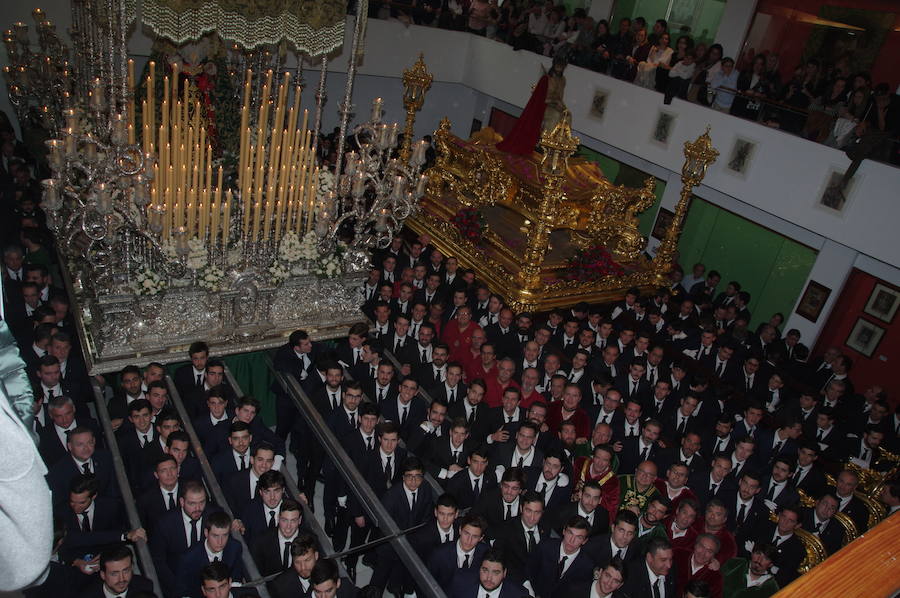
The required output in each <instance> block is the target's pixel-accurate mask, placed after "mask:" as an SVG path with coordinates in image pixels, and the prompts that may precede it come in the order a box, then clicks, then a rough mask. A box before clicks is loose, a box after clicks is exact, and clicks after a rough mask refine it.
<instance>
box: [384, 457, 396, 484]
mask: <svg viewBox="0 0 900 598" xmlns="http://www.w3.org/2000/svg"><path fill="white" fill-rule="evenodd" d="M391 473H392V472H391V456H390V455H388V458H387V461H386V462H385V465H384V477H385V479H387V480H388V482H390V480H391V478H392V477H394V476H393V475H391Z"/></svg>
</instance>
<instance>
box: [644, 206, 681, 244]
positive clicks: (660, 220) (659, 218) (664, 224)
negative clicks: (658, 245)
mask: <svg viewBox="0 0 900 598" xmlns="http://www.w3.org/2000/svg"><path fill="white" fill-rule="evenodd" d="M673 220H675V213H674V212H672V211H671V210H667V209H665V208H660V209H659V212H658V213H657V215H656V222H655V223H653V230H652V231H651V232H650V236H651V237H653V238H654V239H659V240H660V241H662V240H663V239H664V238H665V236H666V231H667V230H669V227H670V226H672V221H673Z"/></svg>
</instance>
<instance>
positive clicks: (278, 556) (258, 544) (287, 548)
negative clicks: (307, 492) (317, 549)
mask: <svg viewBox="0 0 900 598" xmlns="http://www.w3.org/2000/svg"><path fill="white" fill-rule="evenodd" d="M302 521H303V511H302V509H301V507H300V503H298V502H297V501H295V500H291V499H290V498H286V499H284V500H282V501H281V506H280V507H279V509H278V524H277V526H276V527H275V528H268V529H266V530H265V531H264V532H262V533H261V534H258V536H257V538H256V540H255V541H254V542H253V545H252V546H251V547H250V553H251V554H252V555H253V561H254V562H255V563H256V566H257V567H258V568H259V573H260V575H262V576H264V577H265V576H269V575H273V574H275V573H280V572H282V571H286V570H287V569H290V567H291V543H292V542H293V541H294V539H295V538H297V536H298V535H299V533H300V530H301V527H302V525H303V523H302Z"/></svg>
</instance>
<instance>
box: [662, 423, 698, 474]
mask: <svg viewBox="0 0 900 598" xmlns="http://www.w3.org/2000/svg"><path fill="white" fill-rule="evenodd" d="M673 449H674V447H673ZM672 463H684V464H685V465H687V466H688V469H689V470H690V472H691V475H694V474H695V473H696V472H698V471H706V470H707V467H708V464H707V463H706V460H705V459H704V458H703V456H702V455H701V454H700V435H699V434H698V433H697V432H695V431H691V432H688V433H687V434H685V435H684V436H683V437H682V438H681V443H680V446H679V447H678V448H677V449H674V450H667V451H665V452H664V453H663V454H662V455H660V457H659V463H657V467H658V468H659V469H660V470H668V469H669V465H671V464H672Z"/></svg>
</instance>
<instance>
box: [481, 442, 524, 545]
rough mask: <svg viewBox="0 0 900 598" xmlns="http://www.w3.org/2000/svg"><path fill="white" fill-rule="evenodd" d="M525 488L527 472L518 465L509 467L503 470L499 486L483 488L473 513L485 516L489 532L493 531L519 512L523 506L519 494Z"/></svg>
mask: <svg viewBox="0 0 900 598" xmlns="http://www.w3.org/2000/svg"><path fill="white" fill-rule="evenodd" d="M473 454H477V453H473ZM488 475H490V473H488ZM523 488H525V473H524V472H523V471H522V470H521V469H519V468H518V467H509V468H507V469H506V470H505V471H504V472H503V476H502V477H501V478H500V485H499V487H495V488H492V489H490V490H482V492H481V495H480V498H479V499H478V501H477V502H476V503H475V505H474V506H473V507H472V511H471V513H473V514H476V515H481V516H482V517H484V518H485V519H486V520H487V523H488V532H489V533H492V530H494V529H497V527H498V526H499V525H500V523H502V522H503V521H506V520H508V519H512V518H513V517H515V516H516V515H518V514H519V508H520V506H521V502H520V500H519V496H520V495H521V494H522V490H523Z"/></svg>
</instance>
